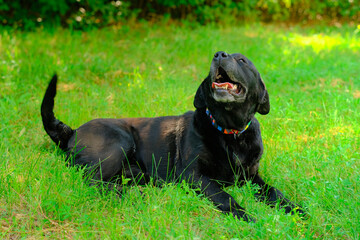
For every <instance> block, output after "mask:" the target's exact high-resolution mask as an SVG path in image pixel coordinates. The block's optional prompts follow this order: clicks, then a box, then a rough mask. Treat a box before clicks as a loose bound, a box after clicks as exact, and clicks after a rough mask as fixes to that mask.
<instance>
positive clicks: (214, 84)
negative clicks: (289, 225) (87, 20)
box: [41, 51, 305, 222]
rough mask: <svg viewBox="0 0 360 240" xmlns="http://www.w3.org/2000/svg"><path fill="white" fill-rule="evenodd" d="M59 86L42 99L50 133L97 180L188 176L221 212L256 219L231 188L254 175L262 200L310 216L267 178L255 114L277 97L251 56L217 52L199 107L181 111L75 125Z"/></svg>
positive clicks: (145, 180) (53, 84) (198, 95)
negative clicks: (58, 111) (62, 105)
mask: <svg viewBox="0 0 360 240" xmlns="http://www.w3.org/2000/svg"><path fill="white" fill-rule="evenodd" d="M56 84H57V76H56V75H54V77H53V78H52V79H51V81H50V84H49V86H48V88H47V90H46V93H45V96H44V99H43V102H42V105H41V116H42V121H43V125H44V128H45V131H46V132H47V134H48V135H49V136H50V138H51V139H52V140H53V141H54V142H55V143H56V144H58V145H59V147H60V148H61V149H63V150H64V151H65V152H67V154H68V155H67V158H68V159H69V161H70V162H71V164H73V165H77V166H83V167H85V168H86V169H88V174H89V175H90V176H91V179H92V180H93V181H94V182H107V183H109V184H110V185H111V184H113V186H116V184H117V185H119V184H120V183H121V179H123V178H124V177H126V178H130V179H132V181H134V182H136V183H137V184H146V183H148V182H149V181H150V179H155V180H160V181H175V182H178V181H180V179H181V180H184V179H185V180H186V181H188V182H189V183H191V184H192V185H194V186H196V188H200V189H201V192H202V194H203V195H205V196H206V197H208V198H209V199H210V200H211V201H212V202H213V203H214V204H215V205H216V206H217V207H218V208H219V209H220V210H221V211H223V212H225V213H230V214H232V215H233V216H234V217H237V218H239V219H243V220H245V221H248V222H250V221H254V218H253V217H251V216H250V215H249V214H247V213H246V212H245V209H244V208H242V207H241V206H240V205H239V204H238V203H237V202H236V201H235V199H234V198H233V197H232V196H231V195H230V194H228V193H227V192H225V191H224V190H223V187H226V186H229V185H232V184H234V182H235V181H238V182H239V183H244V181H247V180H251V181H252V183H255V184H257V185H258V186H259V191H258V192H257V193H256V194H255V196H256V198H257V199H259V200H261V201H264V202H265V203H267V204H268V205H270V206H275V205H276V204H278V205H279V206H280V208H284V209H285V213H292V214H293V213H295V212H297V213H298V214H299V215H304V214H305V213H304V210H303V209H302V208H301V207H300V206H299V205H297V204H295V203H293V202H291V201H290V200H288V199H287V198H285V197H284V196H283V194H282V193H281V192H280V191H279V190H278V189H276V188H275V187H272V186H270V185H268V184H266V183H265V182H264V181H263V179H262V178H261V177H260V176H259V172H258V170H259V160H260V158H261V155H262V153H263V144H262V139H261V134H260V126H259V122H258V120H257V119H256V118H255V114H256V113H260V114H263V115H265V114H267V113H268V112H269V111H270V102H269V94H268V91H267V89H266V87H265V84H264V82H263V80H262V78H261V77H260V74H259V72H258V71H257V70H256V68H255V66H254V65H253V63H252V62H251V61H250V60H249V59H248V58H247V57H245V56H244V55H242V54H239V53H235V54H228V53H226V52H223V51H221V52H217V53H215V55H214V57H213V59H212V63H211V67H210V73H209V75H208V76H207V77H206V79H205V80H204V81H203V82H202V83H201V85H200V87H199V88H198V90H197V92H196V94H195V99H194V106H195V108H196V110H195V111H194V112H193V111H189V112H187V113H185V114H183V115H180V116H165V117H155V118H124V119H95V120H92V121H89V122H87V123H85V124H84V125H82V126H80V127H79V128H78V129H75V130H74V129H72V128H71V127H69V126H68V125H66V124H64V123H62V122H61V121H59V120H58V119H56V118H55V116H54V112H53V108H54V98H55V95H56ZM122 177H123V178H122ZM120 185H121V184H120Z"/></svg>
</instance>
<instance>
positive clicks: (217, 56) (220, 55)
mask: <svg viewBox="0 0 360 240" xmlns="http://www.w3.org/2000/svg"><path fill="white" fill-rule="evenodd" d="M228 56H229V54H227V53H226V52H223V51H220V52H217V53H215V54H214V60H221V59H223V58H227V57H228Z"/></svg>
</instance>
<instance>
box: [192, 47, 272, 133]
mask: <svg viewBox="0 0 360 240" xmlns="http://www.w3.org/2000/svg"><path fill="white" fill-rule="evenodd" d="M194 106H195V107H196V108H197V109H204V108H208V109H209V110H210V112H211V113H212V115H213V116H214V118H215V119H216V121H217V122H218V123H219V124H220V125H222V126H223V127H225V128H234V129H242V128H243V127H244V126H245V125H246V124H247V123H248V122H249V121H250V120H251V119H252V118H253V116H254V114H255V113H256V112H258V113H260V114H267V113H269V111H270V101H269V94H268V92H267V90H266V87H265V84H264V82H263V80H262V79H261V77H260V74H259V72H258V71H257V70H256V68H255V66H254V64H253V63H252V62H251V61H250V60H249V59H248V58H247V57H245V56H244V55H242V54H240V53H234V54H227V53H225V52H217V53H215V55H214V58H213V60H212V63H211V67H210V73H209V76H208V77H207V78H206V79H205V80H204V81H203V82H202V84H201V85H200V87H199V89H198V91H197V92H196V95H195V99H194Z"/></svg>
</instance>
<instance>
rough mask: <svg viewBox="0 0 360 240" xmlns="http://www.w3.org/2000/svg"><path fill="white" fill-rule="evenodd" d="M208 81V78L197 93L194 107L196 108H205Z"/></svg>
mask: <svg viewBox="0 0 360 240" xmlns="http://www.w3.org/2000/svg"><path fill="white" fill-rule="evenodd" d="M207 80H208V77H207V78H206V79H205V80H204V81H203V82H202V83H201V84H200V86H199V88H198V90H197V91H196V94H195V98H194V106H195V108H205V107H206V102H205V91H206V90H205V88H206V86H205V84H206V82H207Z"/></svg>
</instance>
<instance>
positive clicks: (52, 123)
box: [41, 74, 75, 150]
mask: <svg viewBox="0 0 360 240" xmlns="http://www.w3.org/2000/svg"><path fill="white" fill-rule="evenodd" d="M56 83H57V75H56V74H55V75H54V76H53V77H52V79H51V81H50V83H49V86H48V88H47V89H46V92H45V95H44V99H43V101H42V103H41V117H42V122H43V125H44V128H45V131H46V133H47V134H48V135H49V136H50V138H51V139H52V140H53V141H54V142H55V143H56V144H58V145H59V147H60V148H61V149H63V150H65V149H66V148H67V144H68V141H69V139H70V137H71V136H72V135H73V134H74V132H75V131H74V130H73V129H71V127H69V126H68V125H66V124H65V123H62V122H61V121H59V120H58V119H56V118H55V116H54V111H53V109H54V98H55V95H56Z"/></svg>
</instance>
